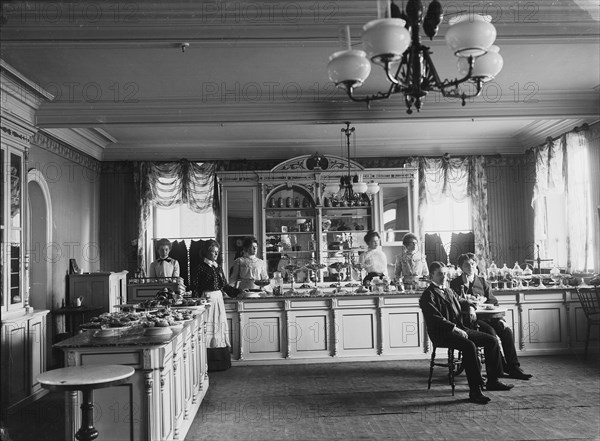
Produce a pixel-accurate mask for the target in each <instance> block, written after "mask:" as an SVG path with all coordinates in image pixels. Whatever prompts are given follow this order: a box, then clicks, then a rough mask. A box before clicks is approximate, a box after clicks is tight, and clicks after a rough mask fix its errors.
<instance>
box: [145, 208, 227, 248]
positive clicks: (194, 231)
mask: <svg viewBox="0 0 600 441" xmlns="http://www.w3.org/2000/svg"><path fill="white" fill-rule="evenodd" d="M214 236H215V215H214V213H213V211H212V210H209V211H207V212H206V213H196V212H194V211H192V210H190V209H189V207H188V206H187V205H186V204H182V205H179V206H177V207H174V208H161V207H155V208H154V237H155V238H157V239H160V238H162V237H167V238H169V239H177V238H202V237H214Z"/></svg>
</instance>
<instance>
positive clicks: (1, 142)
mask: <svg viewBox="0 0 600 441" xmlns="http://www.w3.org/2000/svg"><path fill="white" fill-rule="evenodd" d="M0 77H1V79H2V119H1V126H2V131H1V134H2V136H1V137H0V147H1V148H0V162H1V164H0V174H1V179H0V199H1V201H2V202H1V204H0V206H1V207H2V208H1V209H0V274H1V275H2V277H0V279H1V285H0V317H1V318H2V326H1V337H0V342H1V354H0V361H1V365H0V371H1V372H2V381H1V390H2V393H0V397H1V403H2V419H5V418H7V415H9V414H10V413H12V412H16V411H18V408H19V406H21V405H22V404H25V403H27V402H30V401H32V400H34V399H35V398H37V397H39V396H40V395H42V394H44V393H45V391H44V390H42V389H41V387H40V385H39V383H37V381H36V378H37V375H38V374H40V373H42V372H44V371H45V370H46V316H47V314H48V312H49V311H48V310H34V309H33V308H32V307H31V306H30V305H29V298H28V296H29V256H28V254H27V250H28V249H31V247H30V245H28V244H29V242H28V232H29V231H30V225H29V223H28V220H29V219H28V207H29V203H28V202H29V201H28V196H27V179H26V177H27V168H28V167H27V151H28V148H29V140H30V138H31V137H32V136H33V134H34V133H35V132H37V130H38V129H37V128H36V127H35V126H34V121H33V115H34V112H35V110H36V109H37V107H38V106H39V105H40V104H41V102H42V100H43V99H44V98H47V97H48V96H46V95H45V92H44V91H43V90H42V89H41V88H39V89H38V88H36V89H32V88H31V83H28V82H27V81H26V80H25V79H24V78H23V77H21V75H20V74H19V73H18V72H16V71H14V70H13V69H12V68H11V67H10V66H8V65H6V64H5V63H2V69H1V72H0ZM16 91H19V93H18V94H16V93H15V92H16Z"/></svg>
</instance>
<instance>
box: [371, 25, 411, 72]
mask: <svg viewBox="0 0 600 441" xmlns="http://www.w3.org/2000/svg"><path fill="white" fill-rule="evenodd" d="M405 24H406V22H405V21H404V20H402V19H401V18H382V19H379V20H372V21H370V22H368V23H367V24H365V25H364V26H363V35H362V43H363V47H364V49H365V51H366V52H367V56H368V57H369V58H370V59H371V61H372V62H373V63H376V64H381V65H383V64H385V62H386V61H388V62H389V61H398V60H400V58H401V57H402V54H403V53H404V51H406V49H407V48H408V46H409V45H410V33H409V32H408V31H407V30H406V28H405V27H404V25H405Z"/></svg>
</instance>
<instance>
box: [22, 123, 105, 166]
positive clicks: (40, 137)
mask: <svg viewBox="0 0 600 441" xmlns="http://www.w3.org/2000/svg"><path fill="white" fill-rule="evenodd" d="M31 144H32V145H35V146H37V147H39V148H42V149H44V150H46V151H49V152H51V153H54V154H55V155H58V156H60V157H62V158H65V159H68V160H69V161H72V162H74V163H76V164H79V165H81V166H82V167H86V168H88V169H90V170H93V171H95V172H98V173H99V172H100V161H98V160H97V159H95V158H93V157H91V156H89V155H87V154H85V153H83V152H81V151H80V150H78V149H77V148H75V147H73V146H70V145H68V144H66V143H64V142H63V141H61V140H57V139H54V138H53V137H52V136H50V135H49V134H47V133H44V132H42V131H40V132H37V133H36V134H35V135H34V136H33V138H32V139H31Z"/></svg>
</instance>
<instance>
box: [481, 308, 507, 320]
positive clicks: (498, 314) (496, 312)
mask: <svg viewBox="0 0 600 441" xmlns="http://www.w3.org/2000/svg"><path fill="white" fill-rule="evenodd" d="M475 314H477V318H478V319H481V320H490V319H497V318H502V317H504V316H505V315H506V308H503V307H500V306H496V307H495V308H494V309H484V308H477V309H476V310H475Z"/></svg>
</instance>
